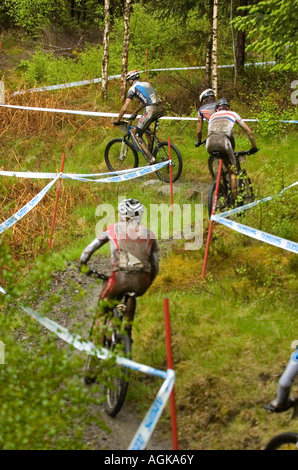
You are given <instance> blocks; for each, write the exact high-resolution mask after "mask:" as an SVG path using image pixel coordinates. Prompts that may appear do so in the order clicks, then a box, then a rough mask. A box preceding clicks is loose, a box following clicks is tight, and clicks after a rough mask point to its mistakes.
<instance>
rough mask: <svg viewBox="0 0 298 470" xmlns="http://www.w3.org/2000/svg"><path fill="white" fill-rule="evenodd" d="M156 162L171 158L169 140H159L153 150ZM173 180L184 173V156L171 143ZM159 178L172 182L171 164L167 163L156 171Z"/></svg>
mask: <svg viewBox="0 0 298 470" xmlns="http://www.w3.org/2000/svg"><path fill="white" fill-rule="evenodd" d="M153 156H154V157H155V159H156V163H160V162H164V161H168V160H169V145H168V142H159V143H158V144H157V146H156V147H155V149H154V151H153ZM171 160H172V181H173V182H174V181H177V179H178V178H179V177H180V175H181V173H182V157H181V154H180V152H179V150H178V149H177V147H176V146H175V145H174V144H172V143H171ZM156 174H157V176H158V178H159V179H160V180H162V181H165V182H166V183H169V182H170V165H166V166H164V167H163V168H161V169H160V170H158V171H157V172H156Z"/></svg>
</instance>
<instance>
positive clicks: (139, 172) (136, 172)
mask: <svg viewBox="0 0 298 470" xmlns="http://www.w3.org/2000/svg"><path fill="white" fill-rule="evenodd" d="M169 163H170V160H166V161H164V162H160V163H156V164H155V165H150V166H144V167H140V168H135V169H133V170H130V172H129V173H124V174H119V175H118V176H111V177H109V178H100V179H90V178H82V177H80V176H77V175H69V174H68V175H65V174H64V175H63V179H72V180H77V181H85V182H93V183H118V182H121V181H128V180H131V179H133V178H139V177H140V176H144V175H148V174H150V173H153V172H155V171H158V170H160V169H161V168H163V167H164V166H166V165H168V164H169Z"/></svg>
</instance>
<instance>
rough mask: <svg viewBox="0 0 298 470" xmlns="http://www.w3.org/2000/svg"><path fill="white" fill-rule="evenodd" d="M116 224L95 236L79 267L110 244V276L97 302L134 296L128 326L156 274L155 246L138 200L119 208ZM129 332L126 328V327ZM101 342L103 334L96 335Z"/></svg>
mask: <svg viewBox="0 0 298 470" xmlns="http://www.w3.org/2000/svg"><path fill="white" fill-rule="evenodd" d="M118 212H119V222H117V223H116V224H112V225H110V226H109V227H107V228H106V230H105V231H104V232H103V233H101V234H100V235H99V236H98V237H96V238H95V239H94V240H93V241H92V242H91V243H90V244H89V245H88V246H87V247H86V248H85V249H84V251H83V253H82V254H81V258H80V267H81V269H83V270H84V268H83V266H85V267H87V263H88V261H89V259H90V258H91V256H92V255H93V253H94V252H95V251H96V250H98V249H99V248H101V247H102V246H103V245H104V244H105V243H107V242H109V243H110V250H111V268H112V274H111V276H110V277H109V279H108V281H107V283H106V285H105V287H104V288H103V290H102V292H101V295H100V300H103V299H121V298H122V297H123V295H124V294H125V293H127V292H134V293H135V296H134V297H130V298H129V300H128V309H127V312H126V315H127V318H128V320H129V324H130V325H131V324H132V322H133V319H134V314H135V308H136V300H135V297H138V296H142V295H143V294H144V293H145V292H146V291H147V289H148V288H149V287H150V285H151V284H152V282H153V280H154V279H155V277H156V276H157V274H158V271H159V262H158V246H157V241H156V238H155V235H154V233H153V232H152V231H151V230H149V229H148V228H147V227H145V226H144V225H141V223H140V221H141V217H142V214H143V212H144V206H143V205H142V204H141V203H140V202H139V201H138V200H137V199H125V200H124V201H121V202H120V204H119V206H118ZM103 314H105V312H103V311H102V312H99V317H98V319H97V321H96V324H95V325H96V327H97V329H98V330H101V326H102V319H101V318H100V317H101V316H102V315H103ZM128 329H129V328H128ZM99 336H100V337H101V338H100V341H102V339H103V335H102V334H101V333H99Z"/></svg>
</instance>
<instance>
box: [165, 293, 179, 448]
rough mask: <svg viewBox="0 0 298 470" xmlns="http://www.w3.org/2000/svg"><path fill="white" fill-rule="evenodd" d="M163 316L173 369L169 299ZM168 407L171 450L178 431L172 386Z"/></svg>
mask: <svg viewBox="0 0 298 470" xmlns="http://www.w3.org/2000/svg"><path fill="white" fill-rule="evenodd" d="M163 307H164V317H165V333H166V349H167V364H168V369H171V370H174V368H173V358H172V346H171V328H170V311H169V299H165V298H164V299H163ZM170 408H171V423H172V442H173V450H178V433H177V420H176V406H175V390H174V387H173V389H172V391H171V395H170Z"/></svg>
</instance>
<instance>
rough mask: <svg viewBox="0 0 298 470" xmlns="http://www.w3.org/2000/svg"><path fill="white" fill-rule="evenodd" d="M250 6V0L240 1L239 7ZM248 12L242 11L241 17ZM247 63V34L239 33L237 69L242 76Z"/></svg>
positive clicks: (240, 12)
mask: <svg viewBox="0 0 298 470" xmlns="http://www.w3.org/2000/svg"><path fill="white" fill-rule="evenodd" d="M246 5H248V0H239V7H244V6H246ZM245 15H246V12H244V11H242V10H240V11H239V16H245ZM244 63H245V32H244V31H238V33H237V52H236V67H237V71H238V73H239V75H240V74H242V73H243V71H244Z"/></svg>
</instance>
